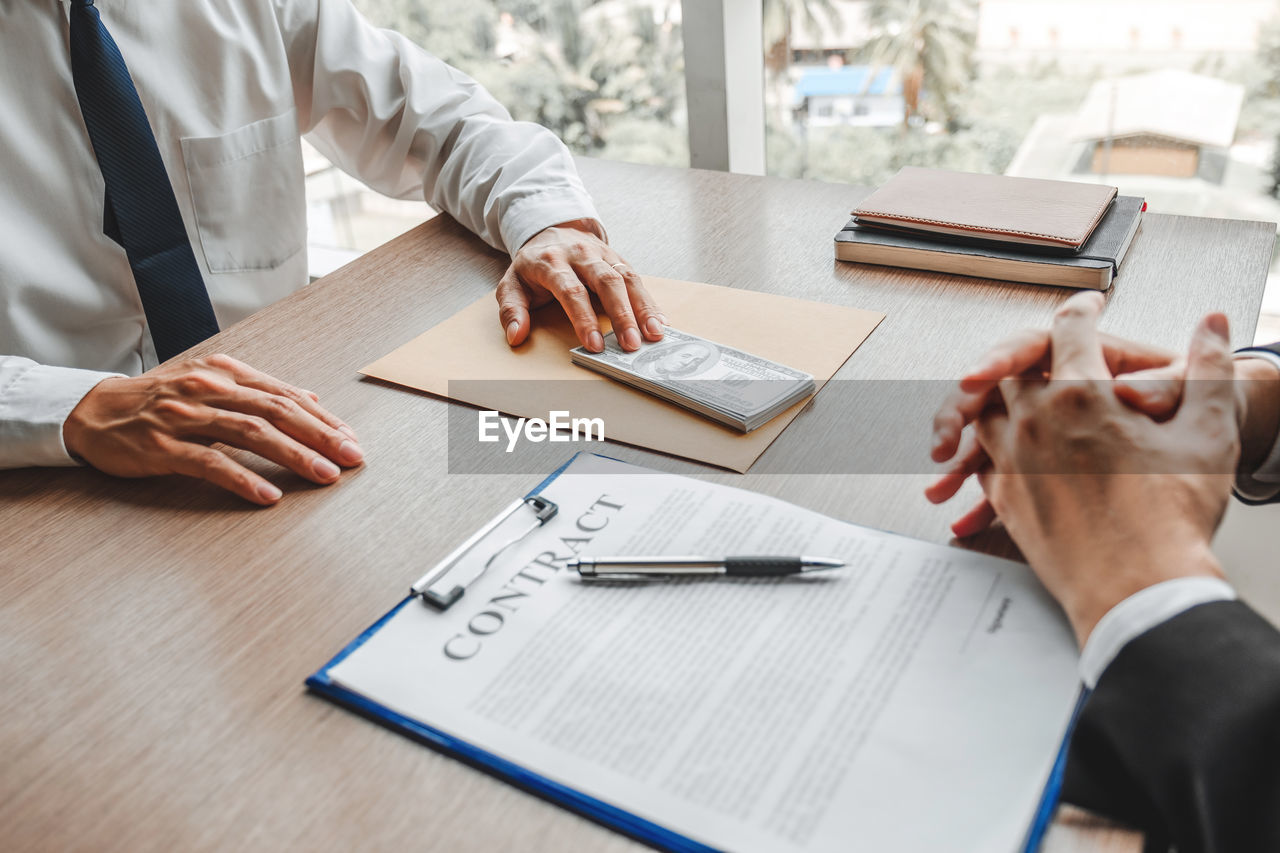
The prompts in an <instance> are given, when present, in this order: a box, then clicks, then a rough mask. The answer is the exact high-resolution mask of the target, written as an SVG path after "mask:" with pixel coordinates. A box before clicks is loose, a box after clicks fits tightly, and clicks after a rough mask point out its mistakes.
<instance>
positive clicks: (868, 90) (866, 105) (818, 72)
mask: <svg viewBox="0 0 1280 853" xmlns="http://www.w3.org/2000/svg"><path fill="white" fill-rule="evenodd" d="M793 92H794V94H793V97H792V101H793V103H794V105H795V107H796V109H797V110H798V111H800V112H801V113H802V114H804V115H806V117H807V123H808V124H809V125H810V126H811V127H821V126H832V125H857V126H864V127H890V126H893V125H896V124H900V123H901V122H902V117H903V114H904V110H905V103H904V101H903V98H902V79H901V77H900V76H899V75H898V73H897V71H896V70H895V69H894V68H886V67H883V66H881V67H875V66H871V65H846V66H844V67H842V68H805V69H804V70H803V71H802V72H801V74H800V79H798V80H797V81H796V83H795V87H794V90H793Z"/></svg>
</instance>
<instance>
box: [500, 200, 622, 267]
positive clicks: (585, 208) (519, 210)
mask: <svg viewBox="0 0 1280 853" xmlns="http://www.w3.org/2000/svg"><path fill="white" fill-rule="evenodd" d="M575 219H594V220H596V221H597V222H599V221H600V214H599V213H597V212H596V206H595V204H594V203H593V202H592V201H591V196H589V195H587V194H586V193H585V192H582V191H580V190H577V189H574V188H572V187H563V188H555V189H546V190H542V191H541V192H536V193H534V194H533V195H527V196H524V197H522V198H519V199H517V200H516V201H515V202H513V203H512V204H511V206H510V207H508V208H507V210H506V212H505V213H504V214H503V216H502V242H503V244H504V245H505V246H506V247H507V251H508V252H509V253H510V254H512V255H514V254H515V253H516V252H517V251H519V250H520V247H521V246H523V245H524V244H525V243H528V242H529V238H531V237H532V236H533V235H535V234H537V233H538V232H539V231H541V230H543V229H544V228H550V227H551V226H552V225H559V224H560V223H561V222H572V221H574V220H575Z"/></svg>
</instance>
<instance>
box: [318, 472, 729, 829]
mask: <svg viewBox="0 0 1280 853" xmlns="http://www.w3.org/2000/svg"><path fill="white" fill-rule="evenodd" d="M581 455H582V452H579V453H575V454H574V455H573V457H572V458H570V459H569V461H568V462H565V463H564V464H563V465H561V466H560V467H559V468H557V469H556V470H555V471H553V472H552V473H551V475H550V476H548V477H547V478H546V479H545V480H543V481H542V482H541V483H539V484H538V485H537V486H535V487H534V488H533V490H532V491H530V492H529V493H528V495H526V497H531V496H533V495H536V494H538V493H539V492H541V491H542V490H543V489H545V488H546V487H547V486H548V485H549V484H550V483H551V482H552V481H553V480H555V479H556V477H559V476H560V475H561V474H562V473H564V471H565V469H567V468H568V467H569V466H570V465H572V464H573V462H574V460H576V459H577V458H578V457H579V456H581ZM593 455H599V454H593ZM605 458H606V459H611V458H612V457H605ZM617 461H620V460H617ZM413 599H414V597H413V596H405V598H404V599H403V600H402V601H401V602H400V603H399V604H397V605H396V606H395V607H393V608H391V610H389V611H387V613H385V614H384V615H383V616H382V617H381V618H380V619H378V621H377V622H374V623H373V624H372V625H370V626H369V627H368V628H366V629H365V630H364V631H363V632H361V634H360V636H358V637H356V638H355V639H354V640H352V641H351V642H350V643H348V644H347V646H346V647H345V648H344V649H343V650H342V651H340V652H338V653H337V654H336V655H334V656H333V658H332V659H331V660H330V661H329V662H328V663H326V664H325V665H324V666H322V667H321V668H320V669H319V670H317V671H316V673H315V674H314V675H312V676H311V677H309V678H308V679H307V680H306V686H307V689H308V690H309V691H310V692H312V693H314V694H315V695H317V696H320V697H322V698H324V699H328V700H329V701H331V702H334V703H335V704H337V705H340V706H342V707H343V708H346V709H347V710H349V711H353V712H355V713H356V714H359V715H360V716H362V717H364V718H365V719H367V720H371V721H373V722H375V723H378V724H379V725H382V726H385V727H386V728H389V729H391V730H392V731H394V732H398V733H399V734H402V735H405V736H406V737H408V738H410V739H412V740H414V741H416V742H418V743H420V744H423V745H424V746H427V747H430V748H431V749H434V750H436V751H437V752H440V753H443V754H445V755H448V756H450V757H451V758H455V759H458V760H459V761H462V762H463V763H464V764H467V765H468V766H470V767H473V768H475V769H477V770H481V771H483V772H485V773H488V774H490V775H492V776H494V777H496V778H498V779H501V780H502V781H504V782H507V783H509V784H511V785H514V786H515V787H517V788H520V789H521V790H522V791H525V792H527V793H530V794H533V795H535V796H537V797H541V798H542V799H544V800H547V801H549V802H551V803H553V804H555V805H558V806H563V807H565V808H567V809H569V810H570V811H573V812H575V813H576V814H579V815H581V816H582V817H585V818H587V819H588V820H590V821H592V822H594V823H597V824H599V825H601V826H603V827H605V828H606V829H610V830H613V831H615V832H620V833H622V834H623V835H626V836H628V837H630V838H632V839H634V840H636V841H639V842H641V843H643V844H647V845H649V846H651V847H656V848H657V849H659V850H668V851H672V853H718V851H717V850H716V848H714V847H708V846H707V845H705V844H701V843H699V842H697V841H694V840H693V839H691V838H688V837H686V836H683V835H680V834H678V833H676V832H672V831H671V830H669V829H667V828H665V827H663V826H659V825H658V824H656V823H653V822H652V821H648V820H645V819H644V818H642V817H639V816H637V815H634V814H632V813H631V812H628V811H624V810H622V809H620V808H618V807H616V806H612V805H609V804H608V803H606V802H603V801H601V800H598V799H596V798H595V797H592V796H589V795H587V794H584V793H582V792H581V791H578V790H576V789H574V788H570V787H568V786H566V785H562V784H560V783H559V782H556V781H553V780H551V779H548V778H546V777H545V776H541V775H539V774H537V773H534V772H532V771H530V770H528V769H526V768H524V767H522V766H520V765H519V764H516V763H514V762H512V761H508V760H507V759H505V758H502V757H500V756H497V755H494V754H493V753H491V752H488V751H486V750H483V749H481V748H479V747H477V746H475V745H473V744H471V743H468V742H467V741H464V740H462V739H460V738H456V737H454V736H453V735H450V734H448V733H446V732H443V731H441V730H439V729H437V728H433V727H432V726H428V725H426V724H424V723H421V722H419V721H417V720H414V719H412V718H410V717H406V716H404V715H403V714H398V713H396V712H395V711H392V710H391V709H390V708H387V707H385V706H383V705H379V704H378V703H377V702H373V701H371V700H369V699H366V698H365V697H363V696H361V695H360V694H358V693H355V692H353V691H351V690H347V689H346V688H345V687H341V686H339V685H338V684H335V683H334V682H333V679H331V678H330V677H329V670H330V669H332V668H333V667H335V666H337V665H338V664H339V663H341V662H342V661H344V660H346V658H347V657H348V656H350V655H351V654H352V653H353V652H354V651H355V650H356V649H358V648H360V647H361V646H362V645H364V644H365V642H367V641H368V640H369V638H370V637H372V636H373V635H374V634H376V633H378V631H380V630H381V629H382V627H383V626H384V625H385V624H386V623H387V622H388V621H390V620H391V618H392V617H394V616H395V615H396V614H397V613H399V612H400V611H401V610H402V609H404V607H405V606H406V605H408V604H409V603H410V602H412V601H413Z"/></svg>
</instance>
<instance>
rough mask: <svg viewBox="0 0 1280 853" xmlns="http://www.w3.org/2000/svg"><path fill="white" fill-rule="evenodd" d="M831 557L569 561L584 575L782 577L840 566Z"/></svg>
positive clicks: (621, 558) (572, 566) (632, 558)
mask: <svg viewBox="0 0 1280 853" xmlns="http://www.w3.org/2000/svg"><path fill="white" fill-rule="evenodd" d="M843 565H844V563H843V562H842V561H840V560H832V559H830V558H828V557H776V556H764V557H692V556H677V557H578V558H576V559H573V560H570V561H569V568H570V569H576V570H577V571H578V574H579V575H580V576H581V577H584V578H664V577H690V576H698V575H724V576H727V577H739V578H767V577H782V576H784V575H800V574H808V573H809V572H821V571H826V570H828V569H838V568H840V567H841V566H843Z"/></svg>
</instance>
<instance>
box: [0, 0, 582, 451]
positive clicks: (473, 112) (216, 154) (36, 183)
mask: <svg viewBox="0 0 1280 853" xmlns="http://www.w3.org/2000/svg"><path fill="white" fill-rule="evenodd" d="M97 8H98V10H99V12H100V13H101V15H102V20H103V23H104V24H105V25H106V27H107V30H108V31H109V32H110V33H111V36H112V38H114V39H115V41H116V43H117V44H118V45H119V47H120V52H121V53H122V54H123V56H124V59H125V62H126V63H127V64H128V66H129V71H130V73H131V74H132V76H133V80H134V83H135V85H136V87H137V89H138V94H139V96H140V97H141V99H142V104H143V106H144V108H145V109H146V112H147V117H148V119H149V120H150V122H151V127H152V130H153V132H154V133H155V137H156V142H157V144H158V146H159V148H160V155H161V157H162V158H163V160H164V162H165V166H166V169H167V171H168V173H169V179H170V181H171V182H172V184H173V189H174V194H175V196H176V197H177V201H178V207H179V209H180V210H181V212H182V218H183V221H184V222H185V224H186V228H187V234H188V237H189V238H190V240H191V246H192V249H193V250H194V251H195V256H196V260H197V262H198V263H199V265H200V269H201V272H202V273H203V275H204V280H205V284H206V286H207V287H208V290H209V296H210V299H211V301H212V303H213V309H214V313H215V314H216V315H217V318H218V322H219V325H220V326H222V327H223V328H226V327H227V326H230V325H231V324H233V323H235V322H237V321H238V320H240V319H242V318H244V317H247V316H248V315H250V314H252V313H253V312H255V311H257V310H258V309H260V308H262V307H264V306H266V305H268V304H270V303H272V302H274V301H275V300H277V299H279V298H280V297H282V296H285V295H286V294H288V293H290V292H292V291H293V290H295V289H297V288H298V287H300V286H302V285H303V284H305V283H306V281H307V253H306V251H305V249H306V234H307V228H306V206H305V198H304V176H303V169H302V150H301V143H300V138H301V135H303V134H305V135H306V137H307V139H308V141H310V142H311V143H312V144H313V145H315V146H316V148H318V149H319V150H320V151H322V152H323V153H324V154H325V155H326V156H328V157H329V158H330V159H331V160H332V161H333V162H334V163H336V164H337V165H338V166H339V167H341V168H342V169H344V170H345V171H347V172H350V173H351V174H353V175H355V176H356V177H358V178H359V179H360V180H362V181H363V182H364V183H366V184H367V185H369V186H370V187H372V188H374V189H376V190H378V191H380V192H383V193H385V194H387V195H390V196H394V197H396V198H405V199H410V198H412V199H424V198H425V200H426V201H428V202H429V203H431V204H432V205H433V206H434V207H436V208H438V209H441V210H445V211H447V212H448V213H450V214H451V215H452V216H453V217H454V218H456V219H457V220H458V221H459V222H461V223H462V224H463V225H465V226H466V227H467V228H470V229H471V230H472V231H474V232H475V233H476V234H478V235H480V237H482V238H483V239H484V240H485V241H486V242H488V243H489V244H490V245H492V246H494V247H495V248H498V249H502V250H505V251H509V252H510V251H515V250H516V249H518V248H519V247H520V246H521V245H522V244H523V243H524V242H525V241H527V240H528V239H529V238H530V237H531V236H533V235H534V234H536V233H537V232H538V231H540V230H542V229H543V228H546V227H548V226H550V225H554V224H556V223H559V222H567V221H570V220H575V219H597V218H598V216H597V214H596V211H595V208H594V206H593V205H592V203H591V199H590V197H589V196H588V195H587V193H586V190H585V189H584V188H583V186H582V182H581V180H580V179H579V178H578V175H577V172H576V170H575V168H574V165H573V160H572V158H571V157H570V155H569V152H568V151H567V150H566V149H565V147H564V145H563V144H562V143H561V142H560V141H559V140H558V139H557V138H556V137H555V136H554V135H553V134H552V133H551V132H549V131H548V130H546V129H545V128H541V127H539V126H537V125H533V124H529V123H525V122H513V121H512V120H511V118H510V116H509V115H508V114H507V112H506V110H505V109H503V108H502V106H500V105H499V104H498V103H497V102H496V101H494V100H493V98H492V97H490V96H489V94H488V93H487V92H485V91H484V89H482V88H481V87H480V86H479V84H477V83H476V82H475V81H473V80H471V79H470V78H468V77H467V76H466V75H464V74H462V73H460V72H458V71H456V70H454V69H453V68H450V67H449V66H448V65H445V64H444V63H443V62H441V61H439V60H438V59H435V58H434V57H432V56H430V55H428V54H427V53H425V52H423V51H422V50H420V49H419V48H417V47H415V46H414V45H413V44H412V43H410V42H409V41H408V40H406V39H405V38H403V37H401V36H399V35H397V34H395V33H392V32H388V31H386V30H379V29H376V28H374V27H373V26H372V25H370V24H369V23H368V22H367V21H366V20H365V19H364V18H362V17H361V16H360V15H359V13H357V12H356V10H355V9H354V8H352V6H351V5H350V4H349V2H348V0H179V2H172V3H156V2H145V0H100V1H99V2H98V3H97ZM68 32H69V31H68V0H0V76H2V77H3V79H4V80H5V84H4V85H3V86H0V182H2V183H3V191H2V192H0V226H3V229H4V239H3V241H0V353H2V354H0V468H4V467H15V466H22V465H58V464H70V463H71V461H72V460H71V459H70V457H69V456H68V454H67V451H66V449H65V447H64V446H63V443H62V423H63V422H64V421H65V420H66V417H67V415H68V414H69V413H70V411H71V409H72V408H74V407H75V405H76V403H78V402H79V400H80V399H81V398H82V397H83V396H84V394H85V393H87V392H88V391H89V389H91V388H92V387H93V386H94V385H95V384H97V383H98V382H99V381H101V380H102V379H103V378H105V377H106V376H109V375H113V374H129V375H136V374H138V373H141V372H143V371H144V370H147V369H149V368H151V367H154V366H155V364H156V354H155V350H154V347H153V345H152V342H151V337H150V335H149V334H148V332H147V326H146V318H145V317H144V315H143V311H142V304H141V302H140V300H139V297H138V291H137V288H136V286H135V284H134V281H133V274H132V272H131V270H130V268H129V262H128V259H127V257H126V256H125V252H124V250H123V249H122V248H121V247H120V246H119V245H118V244H117V243H115V242H114V241H112V240H111V239H110V238H108V237H107V236H106V235H104V234H103V210H104V207H103V179H102V173H101V172H100V171H99V168H98V163H97V160H96V158H95V156H94V153H93V148H92V146H91V145H90V142H89V136H88V133H87V131H86V129H85V125H84V120H83V119H82V117H81V114H80V107H79V104H78V102H77V100H76V94H75V88H74V86H73V84H72V79H71V64H70V59H69V53H68ZM423 295H424V298H430V294H429V292H426V291H425V290H424V294H423Z"/></svg>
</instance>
